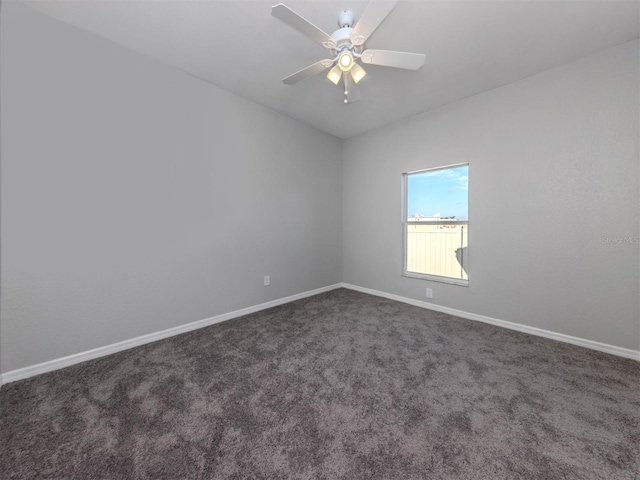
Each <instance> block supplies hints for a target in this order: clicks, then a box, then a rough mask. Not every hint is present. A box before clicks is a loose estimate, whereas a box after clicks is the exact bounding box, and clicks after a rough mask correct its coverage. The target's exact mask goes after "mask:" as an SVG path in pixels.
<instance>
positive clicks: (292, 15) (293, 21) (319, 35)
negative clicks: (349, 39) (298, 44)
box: [271, 3, 335, 46]
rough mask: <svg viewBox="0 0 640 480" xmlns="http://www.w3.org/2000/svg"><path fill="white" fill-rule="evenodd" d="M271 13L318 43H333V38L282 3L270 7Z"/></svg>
mask: <svg viewBox="0 0 640 480" xmlns="http://www.w3.org/2000/svg"><path fill="white" fill-rule="evenodd" d="M271 15H273V16H274V17H276V18H278V19H280V20H282V21H283V22H285V23H287V24H289V26H291V27H293V28H295V29H296V30H298V31H299V32H302V33H303V34H304V35H306V36H307V37H309V38H310V39H311V40H313V41H314V42H316V43H319V44H320V45H323V44H324V45H323V46H326V45H327V44H331V43H335V41H334V42H332V40H333V39H332V38H331V35H329V34H328V33H326V32H325V31H323V30H321V29H320V28H318V27H316V26H315V25H314V24H313V23H311V22H310V21H309V20H307V19H306V18H304V17H301V16H300V15H298V14H297V13H296V12H294V11H293V10H291V9H290V8H289V7H287V6H286V5H284V4H282V3H279V4H277V5H274V6H273V7H271Z"/></svg>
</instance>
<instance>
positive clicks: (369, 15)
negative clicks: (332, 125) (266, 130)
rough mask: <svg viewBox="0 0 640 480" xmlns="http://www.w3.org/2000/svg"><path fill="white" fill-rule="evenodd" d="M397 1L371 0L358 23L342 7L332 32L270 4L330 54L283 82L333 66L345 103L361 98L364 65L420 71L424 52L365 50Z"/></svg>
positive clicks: (273, 11) (277, 14)
mask: <svg viewBox="0 0 640 480" xmlns="http://www.w3.org/2000/svg"><path fill="white" fill-rule="evenodd" d="M396 3H397V2H396V1H393V2H377V1H375V0H372V1H371V2H370V3H369V5H368V6H367V8H366V10H365V11H364V13H363V14H362V16H361V17H360V19H359V20H358V21H357V22H356V23H355V24H354V20H355V18H354V15H353V13H352V12H351V11H349V10H343V11H342V12H340V13H339V14H338V25H339V26H340V28H339V29H338V30H336V31H335V32H333V33H332V34H331V35H329V34H328V33H326V32H324V31H323V30H321V29H320V28H318V27H316V26H315V25H314V24H313V23H311V22H310V21H308V20H307V19H305V18H304V17H302V16H301V15H299V14H297V13H296V12H294V11H293V10H291V9H290V8H289V7H287V6H286V5H284V4H282V3H279V4H277V5H274V6H273V7H271V15H273V16H274V17H276V18H278V19H280V20H282V21H283V22H285V23H287V24H289V25H290V26H291V27H293V28H295V29H296V30H298V31H300V32H302V33H303V34H304V35H306V36H307V37H309V38H310V39H311V40H313V41H314V42H316V43H319V44H320V45H322V46H323V47H325V48H326V49H327V50H328V51H329V55H330V58H327V59H324V60H320V61H319V62H316V63H314V64H313V65H309V66H308V67H306V68H303V69H302V70H300V71H298V72H296V73H294V74H293V75H289V76H288V77H286V78H284V79H283V80H282V81H283V82H284V83H285V84H287V85H293V84H294V83H297V82H299V81H301V80H304V79H306V78H309V77H312V76H314V75H317V74H318V73H320V72H323V71H325V70H327V69H330V70H329V73H328V74H327V78H328V79H329V80H331V82H333V83H334V84H335V85H338V84H339V83H340V81H341V80H342V84H343V85H344V103H350V102H355V101H357V100H359V99H360V95H359V92H358V89H357V87H356V85H357V84H358V82H360V80H362V78H363V77H364V76H365V75H366V74H367V72H366V71H365V69H364V68H363V67H362V65H361V64H370V65H382V66H385V67H393V68H404V69H407V70H418V69H419V68H420V67H422V65H423V64H424V58H425V57H424V55H423V54H421V53H408V52H393V51H390V50H374V49H365V47H364V44H365V42H366V41H367V39H368V38H369V37H370V36H371V34H372V33H373V32H374V31H375V30H376V28H378V26H379V25H380V24H381V23H382V21H383V20H384V19H385V18H386V17H387V15H389V13H390V12H391V10H393V8H394V7H395V6H396Z"/></svg>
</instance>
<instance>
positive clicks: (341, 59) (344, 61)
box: [338, 50, 353, 72]
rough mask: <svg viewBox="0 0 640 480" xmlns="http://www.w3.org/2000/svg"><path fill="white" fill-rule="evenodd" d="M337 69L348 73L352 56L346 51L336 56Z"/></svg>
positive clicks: (351, 65) (351, 63)
mask: <svg viewBox="0 0 640 480" xmlns="http://www.w3.org/2000/svg"><path fill="white" fill-rule="evenodd" d="M338 67H340V70H342V71H343V72H348V71H349V70H351V68H352V67H353V55H351V52H350V51H348V50H345V51H344V52H342V53H341V54H340V55H339V56H338Z"/></svg>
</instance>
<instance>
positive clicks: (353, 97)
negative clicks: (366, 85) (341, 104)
mask: <svg viewBox="0 0 640 480" xmlns="http://www.w3.org/2000/svg"><path fill="white" fill-rule="evenodd" d="M343 78H344V91H345V92H347V93H346V94H345V98H346V99H347V103H353V102H357V101H358V100H360V89H359V88H358V86H357V85H356V82H354V81H353V78H351V75H349V74H347V73H345V74H344V75H343Z"/></svg>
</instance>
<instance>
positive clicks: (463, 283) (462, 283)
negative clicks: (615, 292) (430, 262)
mask: <svg viewBox="0 0 640 480" xmlns="http://www.w3.org/2000/svg"><path fill="white" fill-rule="evenodd" d="M464 166H467V167H468V166H469V164H468V163H456V164H453V165H447V166H444V167H435V168H424V169H422V170H413V171H411V172H404V173H403V174H402V218H401V226H402V276H403V277H407V278H416V279H419V280H428V281H431V282H438V283H446V284H449V285H457V286H459V287H468V286H469V280H468V279H467V280H464V279H461V278H453V277H443V276H440V275H432V274H427V273H418V272H409V271H407V225H420V224H423V222H409V221H407V218H409V212H407V200H408V198H407V193H408V186H407V181H408V178H409V175H413V174H415V173H422V172H433V171H437V170H446V169H449V168H455V167H464ZM461 224H464V225H469V221H468V220H467V221H460V220H457V221H456V220H445V221H442V222H438V225H461Z"/></svg>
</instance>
